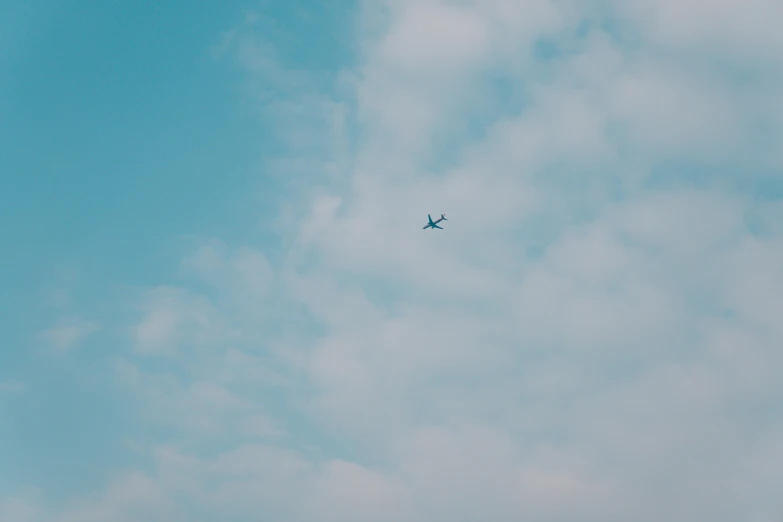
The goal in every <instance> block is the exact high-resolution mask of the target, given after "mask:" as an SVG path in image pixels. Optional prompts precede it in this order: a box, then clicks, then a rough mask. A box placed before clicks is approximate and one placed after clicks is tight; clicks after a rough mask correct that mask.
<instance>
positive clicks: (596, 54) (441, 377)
mask: <svg viewBox="0 0 783 522" xmlns="http://www.w3.org/2000/svg"><path fill="white" fill-rule="evenodd" d="M780 10H781V8H779V7H778V6H777V4H775V3H774V2H771V1H768V2H767V1H763V0H758V1H755V2H744V3H740V2H732V1H723V2H718V3H717V4H716V3H714V2H713V3H710V4H707V3H705V2H699V1H695V0H691V1H685V2H674V1H656V2H652V1H647V0H634V1H624V2H619V1H618V2H612V1H607V2H572V1H568V0H566V1H552V0H528V1H525V2H515V1H507V0H482V1H480V2H479V1H475V2H473V1H463V2H445V1H442V2H441V1H435V0H427V1H425V0H420V1H419V0H417V1H413V0H407V1H394V2H383V1H380V0H372V1H371V0H366V1H364V2H362V3H361V4H360V6H359V9H358V12H357V13H356V20H355V23H356V35H357V36H356V37H357V41H356V43H355V46H356V50H357V56H358V58H357V60H358V61H357V63H356V64H355V65H353V66H351V67H348V68H346V69H345V70H342V71H339V74H334V75H331V76H330V77H329V78H330V79H329V82H330V83H329V85H328V86H327V87H322V82H323V79H324V76H323V75H321V74H316V73H312V74H310V73H308V72H302V71H295V70H288V69H286V67H285V63H284V62H283V61H282V60H280V61H274V60H271V61H270V58H269V57H270V54H269V52H268V50H267V48H266V47H263V46H261V47H259V45H258V42H261V41H262V35H260V34H258V32H257V31H256V29H255V23H256V21H255V18H250V19H248V21H247V22H246V24H244V25H242V26H241V27H238V28H236V29H235V30H234V32H232V33H231V38H229V39H227V40H226V44H225V45H224V46H223V47H222V48H221V50H222V52H223V53H225V54H229V53H235V54H234V55H236V56H238V57H239V61H240V63H242V64H243V65H244V66H246V67H247V68H248V77H249V78H250V79H251V82H250V83H251V84H253V85H255V84H256V82H258V81H266V82H270V84H274V85H276V86H278V87H279V88H280V89H282V90H291V89H293V90H291V91H290V92H293V93H294V97H293V99H289V100H288V101H286V102H282V101H279V102H275V103H273V104H269V105H265V110H266V111H268V112H265V113H264V114H265V115H266V116H265V117H272V116H270V115H274V116H275V117H283V118H286V121H287V122H288V123H287V124H286V125H285V126H283V127H281V132H282V134H283V137H284V139H285V140H286V143H287V144H288V146H289V148H290V151H291V152H290V154H291V156H290V157H289V158H282V159H281V158H277V159H276V161H275V162H270V164H269V165H270V168H271V169H273V171H274V172H275V173H276V174H277V175H279V176H281V177H282V176H284V175H285V174H286V173H288V174H290V175H291V176H299V177H297V178H296V180H294V181H291V182H290V183H291V184H290V185H289V188H290V191H289V193H288V194H287V196H288V197H290V198H291V203H290V206H287V205H281V217H280V219H279V221H278V222H277V223H276V224H275V226H276V227H277V229H278V230H279V231H280V232H281V235H282V237H283V239H282V240H281V244H282V245H283V250H282V252H275V253H271V252H268V251H264V250H263V249H262V248H261V247H259V246H257V245H255V246H254V244H253V240H252V239H251V238H248V240H247V242H246V244H242V245H228V244H226V243H224V242H222V241H220V240H219V239H210V240H205V241H204V242H203V244H201V245H200V246H198V247H197V248H196V249H195V251H194V252H193V253H192V254H190V255H188V256H187V257H186V258H185V259H184V260H183V262H182V267H181V273H182V276H183V278H186V279H187V281H188V283H187V284H184V285H182V286H176V283H175V282H172V284H171V285H169V286H161V287H156V288H149V289H144V291H143V292H142V296H141V297H140V308H139V314H138V316H137V317H136V320H135V321H134V324H133V327H132V328H129V330H128V331H129V332H130V334H131V336H132V340H131V343H130V344H132V347H131V349H130V350H129V351H128V352H127V353H123V354H122V355H120V356H118V358H117V362H116V367H115V369H114V371H116V372H118V373H117V375H118V377H119V378H121V382H122V383H124V385H125V386H127V389H128V390H129V391H130V392H131V393H132V395H133V396H134V397H136V399H137V401H138V407H139V412H140V418H141V419H143V422H145V423H148V424H145V425H149V426H151V427H154V428H155V430H163V431H162V433H165V435H161V437H160V438H157V437H151V438H150V439H149V440H144V441H143V442H142V443H141V444H142V448H143V449H142V451H143V452H144V455H145V456H146V457H147V459H148V461H149V463H150V464H149V465H148V466H146V467H142V466H140V467H139V469H134V470H130V471H128V472H122V473H119V474H118V475H117V478H116V480H115V481H114V482H112V483H111V484H109V485H107V487H106V489H105V490H104V491H101V492H96V494H95V495H94V496H92V497H89V498H85V499H78V500H77V501H74V503H69V504H68V505H64V506H57V507H52V508H51V512H46V513H44V512H43V511H41V512H38V511H37V510H38V509H39V508H37V507H35V506H40V505H41V504H44V503H45V499H44V500H40V499H37V498H31V499H30V500H29V501H26V500H24V499H12V500H9V501H7V502H6V503H4V504H0V520H9V521H10V522H33V521H38V520H44V519H45V520H56V521H58V522H71V521H73V522H77V521H78V522H90V521H93V520H95V521H96V522H97V521H99V520H100V521H103V520H114V521H118V522H125V521H127V522H131V521H134V522H135V521H141V520H144V521H146V522H155V521H158V520H160V521H164V520H165V521H167V522H171V521H178V520H183V521H185V520H187V521H212V520H218V519H220V520H223V519H226V520H235V521H255V520H280V521H291V522H293V521H305V520H324V521H327V520H335V521H337V520H340V521H357V522H358V521H368V520H372V521H378V522H383V521H385V520H389V521H392V520H395V521H397V520H406V521H411V522H416V521H422V522H423V521H446V520H449V521H457V522H459V521H465V522H467V521H477V520H497V521H512V520H513V521H517V520H561V521H576V520H579V521H585V520H596V521H598V520H601V521H625V520H638V521H648V520H649V521H658V520H671V521H686V520H687V521H690V520H697V519H698V520H714V521H724V520H725V521H733V520H739V519H741V520H748V521H758V522H766V521H770V522H771V521H773V520H779V518H780V517H781V516H783V504H781V502H780V500H779V495H778V494H777V493H779V492H778V489H779V488H777V487H776V486H775V485H776V484H780V483H783V472H781V469H783V445H782V444H781V441H783V423H781V421H780V419H781V416H780V413H781V411H780V398H781V393H783V386H781V384H780V379H779V372H778V371H777V369H778V368H780V365H781V363H783V355H782V354H781V350H780V340H781V339H783V327H782V326H781V322H780V320H779V318H780V317H781V314H783V297H782V296H783V272H781V268H780V267H781V266H783V236H782V235H781V232H782V231H783V230H781V227H780V224H779V223H780V217H781V216H783V206H781V203H780V201H779V200H777V199H775V198H774V197H772V196H771V195H769V194H767V193H765V192H764V191H763V190H762V188H763V187H770V186H779V184H780V179H781V178H780V176H779V172H780V168H781V167H782V166H783V164H782V162H781V160H782V159H783V157H782V156H781V154H780V151H779V147H778V146H777V144H779V143H780V138H782V137H783V132H781V131H783V112H781V109H779V108H780V107H783V99H781V94H780V93H781V92H783V90H781V87H783V77H781V75H780V73H779V72H778V70H779V66H780V64H781V61H783V37H781V36H780V32H779V31H777V29H776V27H775V26H774V24H773V21H774V20H779V19H780V16H778V17H776V16H775V13H778V14H780V15H783V13H781V12H780ZM267 101H268V100H267ZM303 164H306V165H307V168H308V169H309V170H310V173H309V174H307V175H304V176H303V177H302V175H301V173H302V165H303ZM303 178H304V181H302V183H303V184H305V183H306V184H307V188H302V186H300V185H298V184H297V183H299V180H301V179H303ZM776 183H777V184H778V185H775V184H776ZM302 209H303V210H304V212H302V213H301V214H300V213H298V212H299V210H302ZM441 212H445V213H446V215H447V217H448V218H449V221H447V222H446V224H445V230H434V231H429V230H428V231H422V230H420V229H421V226H422V225H423V224H424V219H425V218H426V215H427V214H428V213H431V214H433V215H436V214H440V213H441ZM292 216H293V217H292ZM68 332H71V331H70V330H69V331H68ZM68 332H64V331H63V332H60V334H59V335H58V334H57V332H54V333H53V334H52V335H53V336H54V337H53V340H57V339H59V341H60V342H61V344H63V345H64V344H69V345H70V344H71V341H73V340H76V337H74V335H70V336H65V333H68ZM79 332H80V334H81V333H85V334H86V333H88V332H86V331H84V332H83V331H82V330H79ZM71 333H73V334H75V333H76V332H75V331H73V332H71ZM66 337H67V339H66ZM65 341H68V342H67V343H66V342H65ZM151 429H152V428H151ZM155 433H158V432H157V431H155ZM41 509H42V510H43V509H44V508H41ZM46 509H49V508H46Z"/></svg>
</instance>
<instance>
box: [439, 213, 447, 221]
mask: <svg viewBox="0 0 783 522" xmlns="http://www.w3.org/2000/svg"><path fill="white" fill-rule="evenodd" d="M440 218H441V219H442V220H443V221H448V219H446V214H441V215H440Z"/></svg>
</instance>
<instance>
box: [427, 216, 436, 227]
mask: <svg viewBox="0 0 783 522" xmlns="http://www.w3.org/2000/svg"><path fill="white" fill-rule="evenodd" d="M427 219H429V220H430V225H434V224H435V223H433V222H432V216H430V215H429V214H427Z"/></svg>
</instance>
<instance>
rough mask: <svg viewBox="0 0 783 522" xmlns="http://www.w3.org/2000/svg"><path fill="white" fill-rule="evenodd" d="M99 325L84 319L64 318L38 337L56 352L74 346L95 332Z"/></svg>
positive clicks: (67, 349)
mask: <svg viewBox="0 0 783 522" xmlns="http://www.w3.org/2000/svg"><path fill="white" fill-rule="evenodd" d="M99 328H100V325H99V324H98V323H97V322H96V321H89V320H85V319H72V320H64V321H62V322H61V324H60V325H58V326H55V327H53V328H50V329H48V330H45V331H43V332H41V334H40V337H41V338H42V339H43V340H44V341H46V342H47V343H49V344H50V345H51V346H52V348H54V349H55V350H56V351H58V352H67V351H69V350H72V349H73V348H76V347H77V346H78V345H79V344H80V343H81V342H82V341H84V340H85V339H87V338H88V337H89V336H90V335H92V334H94V333H95V332H97V331H98V330H99Z"/></svg>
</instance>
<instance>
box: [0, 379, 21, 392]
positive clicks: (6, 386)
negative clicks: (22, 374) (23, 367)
mask: <svg viewBox="0 0 783 522" xmlns="http://www.w3.org/2000/svg"><path fill="white" fill-rule="evenodd" d="M24 388H25V386H24V384H23V383H21V382H19V381H0V393H3V392H6V393H21V392H23V391H24Z"/></svg>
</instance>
